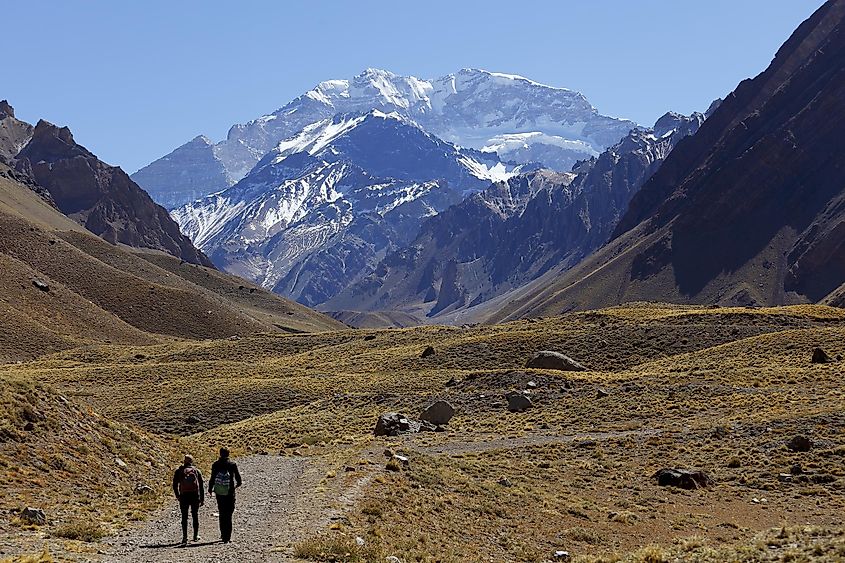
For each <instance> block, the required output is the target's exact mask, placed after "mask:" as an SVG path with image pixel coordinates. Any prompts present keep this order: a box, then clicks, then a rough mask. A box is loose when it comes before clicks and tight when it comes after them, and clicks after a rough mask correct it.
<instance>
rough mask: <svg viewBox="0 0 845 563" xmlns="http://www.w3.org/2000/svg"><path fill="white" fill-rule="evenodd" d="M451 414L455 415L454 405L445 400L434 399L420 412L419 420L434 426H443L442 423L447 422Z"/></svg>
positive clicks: (450, 418)
mask: <svg viewBox="0 0 845 563" xmlns="http://www.w3.org/2000/svg"><path fill="white" fill-rule="evenodd" d="M453 416H455V407H453V406H452V405H450V404H449V403H447V402H446V401H435V402H434V403H432V404H431V405H429V407H428V408H427V409H425V410H424V411H423V412H422V414H421V415H420V420H422V421H423V422H430V423H432V424H434V425H436V426H443V425H444V424H449V421H450V420H452V417H453Z"/></svg>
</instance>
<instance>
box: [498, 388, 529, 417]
mask: <svg viewBox="0 0 845 563" xmlns="http://www.w3.org/2000/svg"><path fill="white" fill-rule="evenodd" d="M505 399H507V400H508V410H509V411H511V412H525V411H526V410H528V409H530V408H531V407H533V406H534V403H532V402H531V399H529V398H528V397H526V396H525V395H524V394H522V393H520V392H518V391H511V392H510V393H508V394H507V395H505Z"/></svg>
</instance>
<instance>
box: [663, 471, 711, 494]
mask: <svg viewBox="0 0 845 563" xmlns="http://www.w3.org/2000/svg"><path fill="white" fill-rule="evenodd" d="M652 477H653V478H654V479H657V484H658V485H660V486H661V487H678V488H679V489H690V490H692V489H699V488H706V487H709V486H710V485H712V484H713V483H714V481H713V479H712V477H710V475H708V474H707V473H705V472H704V471H688V470H686V469H661V470H659V471H658V472H657V473H655V474H654V475H653V476H652Z"/></svg>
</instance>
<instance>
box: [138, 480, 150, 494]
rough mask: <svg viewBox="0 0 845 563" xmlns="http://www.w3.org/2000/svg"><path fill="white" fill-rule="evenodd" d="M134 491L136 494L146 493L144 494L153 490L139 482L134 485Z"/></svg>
mask: <svg viewBox="0 0 845 563" xmlns="http://www.w3.org/2000/svg"><path fill="white" fill-rule="evenodd" d="M134 492H135V494H136V495H146V494H149V493H151V492H153V488H152V487H150V486H149V485H145V484H143V483H139V484H138V485H135V491H134Z"/></svg>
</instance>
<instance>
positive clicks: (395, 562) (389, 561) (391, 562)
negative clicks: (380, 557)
mask: <svg viewBox="0 0 845 563" xmlns="http://www.w3.org/2000/svg"><path fill="white" fill-rule="evenodd" d="M384 562H385V563H402V560H401V559H399V558H398V557H396V556H395V555H388V556H387V557H385V558H384Z"/></svg>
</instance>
